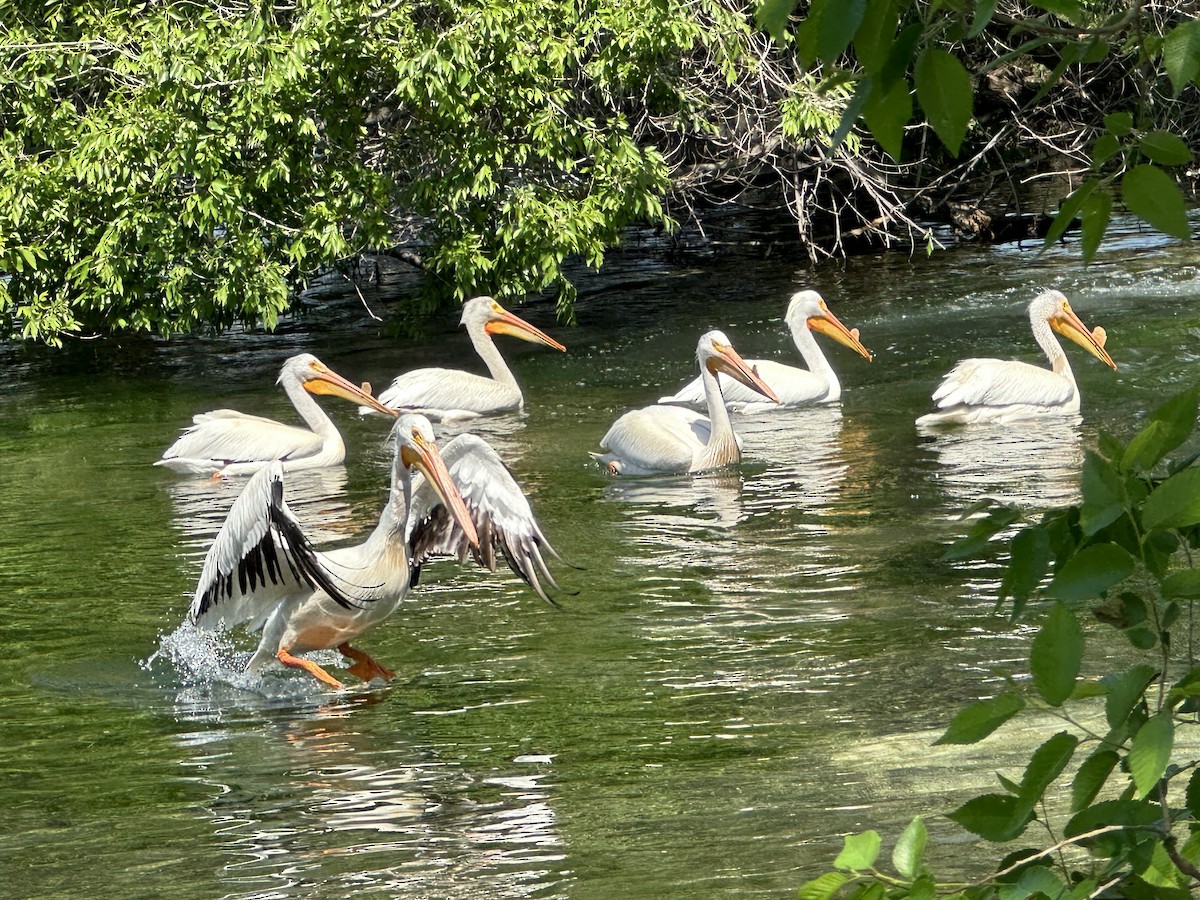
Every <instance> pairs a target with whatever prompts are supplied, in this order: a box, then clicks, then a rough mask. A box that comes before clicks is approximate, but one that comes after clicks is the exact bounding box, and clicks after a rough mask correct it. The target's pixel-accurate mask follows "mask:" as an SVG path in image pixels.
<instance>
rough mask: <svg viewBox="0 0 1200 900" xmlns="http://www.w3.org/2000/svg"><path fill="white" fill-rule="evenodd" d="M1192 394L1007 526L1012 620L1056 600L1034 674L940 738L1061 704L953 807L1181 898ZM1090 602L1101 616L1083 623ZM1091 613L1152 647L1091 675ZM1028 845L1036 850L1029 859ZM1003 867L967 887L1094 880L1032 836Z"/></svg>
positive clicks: (1193, 501) (1197, 535)
mask: <svg viewBox="0 0 1200 900" xmlns="http://www.w3.org/2000/svg"><path fill="white" fill-rule="evenodd" d="M1115 124H1116V125H1117V126H1120V127H1123V126H1122V123H1121V122H1116V123H1115ZM1198 401H1200V388H1196V389H1192V390H1189V391H1185V392H1184V393H1182V394H1180V395H1178V396H1176V397H1172V398H1171V399H1170V400H1168V401H1167V402H1166V403H1164V404H1162V405H1161V406H1160V407H1158V409H1156V410H1155V411H1154V412H1153V413H1151V415H1150V416H1149V417H1148V418H1147V420H1146V424H1145V426H1144V427H1143V428H1142V429H1141V430H1140V431H1139V432H1138V433H1137V434H1136V435H1134V437H1133V438H1132V440H1130V441H1129V443H1128V444H1121V443H1120V442H1118V441H1117V440H1116V439H1114V438H1112V437H1109V436H1103V437H1102V439H1101V440H1100V442H1099V443H1100V451H1099V452H1090V453H1088V455H1087V458H1086V460H1085V462H1084V465H1083V471H1082V478H1081V494H1082V497H1081V501H1080V502H1079V503H1078V504H1076V505H1074V506H1070V507H1067V508H1065V509H1060V510H1053V511H1050V512H1048V513H1046V514H1045V515H1044V516H1043V517H1042V518H1041V520H1040V521H1039V522H1037V523H1034V524H1026V525H1025V526H1024V527H1021V528H1019V530H1017V531H1016V533H1015V534H1014V535H1013V536H1012V538H1011V539H1010V541H1009V546H1010V549H1011V553H1010V558H1009V563H1008V569H1007V571H1006V572H1005V575H1004V579H1003V582H1002V587H1001V594H1002V597H1003V596H1006V595H1007V596H1008V597H1011V598H1012V599H1013V605H1014V618H1016V617H1018V616H1020V614H1021V613H1022V612H1023V611H1027V610H1028V609H1029V608H1030V604H1031V602H1032V601H1033V600H1034V599H1035V598H1037V597H1038V596H1039V595H1040V596H1041V597H1044V598H1047V599H1050V600H1052V601H1053V602H1052V603H1050V604H1042V605H1040V606H1035V607H1033V608H1034V609H1036V610H1038V612H1039V614H1040V615H1041V621H1040V625H1039V628H1038V631H1037V634H1036V635H1035V636H1034V638H1033V640H1032V642H1031V644H1030V651H1029V674H1030V678H1029V680H1028V682H1027V683H1026V682H1022V680H1021V679H1020V678H1019V677H1016V678H1013V679H1012V680H1011V687H1010V688H1009V689H1008V690H1007V691H1005V692H1004V693H1002V694H1000V695H999V696H996V697H993V698H991V699H988V700H981V701H978V702H976V703H973V704H971V705H969V706H967V707H966V708H965V709H963V710H962V711H960V712H959V713H958V714H957V715H956V716H955V717H954V718H953V719H952V720H951V722H950V725H949V726H948V727H947V729H946V732H945V733H944V734H943V735H942V736H941V737H940V738H939V739H938V741H937V743H938V744H971V743H975V742H977V741H981V740H983V739H984V738H986V737H988V736H989V735H991V734H992V733H993V732H995V731H996V730H997V729H998V728H1000V727H1001V726H1002V725H1004V724H1005V723H1006V722H1008V721H1009V720H1010V719H1012V718H1013V717H1015V716H1016V715H1017V714H1018V713H1020V712H1022V711H1023V710H1025V709H1026V708H1028V707H1030V706H1034V707H1035V708H1038V709H1040V710H1041V712H1042V713H1043V715H1044V716H1056V717H1058V718H1059V719H1060V720H1061V721H1062V723H1063V724H1064V725H1065V726H1066V728H1065V730H1060V731H1058V732H1057V733H1056V734H1053V735H1052V736H1051V737H1049V738H1047V739H1046V740H1045V741H1043V743H1042V744H1041V745H1040V746H1039V747H1037V749H1036V750H1034V751H1033V752H1032V754H1031V755H1030V757H1029V762H1028V764H1027V765H1026V767H1025V769H1024V772H1023V773H1022V775H1021V777H1020V779H1015V778H1014V777H1013V776H1012V775H1011V774H1010V773H1001V772H998V773H997V778H998V780H999V782H1000V785H1001V786H1002V788H1003V791H993V792H990V793H985V794H982V795H980V796H977V797H972V798H970V799H968V800H966V801H965V802H963V803H961V804H960V805H959V806H958V808H957V809H955V810H954V811H953V812H950V813H948V816H949V818H950V819H952V820H953V821H955V822H956V823H958V824H959V825H960V826H962V827H963V828H965V829H967V830H968V831H970V832H972V833H974V834H976V835H979V836H980V837H982V838H984V839H986V840H989V841H994V842H1007V841H1012V840H1014V839H1016V838H1017V837H1018V836H1021V835H1023V834H1025V833H1026V832H1027V830H1028V826H1029V825H1030V823H1032V822H1034V821H1035V820H1036V819H1037V818H1038V817H1039V816H1043V815H1044V816H1045V821H1044V822H1043V825H1044V826H1045V828H1046V829H1047V830H1048V831H1049V833H1050V836H1051V840H1052V842H1058V841H1060V840H1065V841H1066V842H1067V843H1073V844H1076V845H1077V848H1078V849H1082V850H1083V851H1086V852H1087V853H1088V854H1090V855H1091V856H1093V857H1095V858H1097V859H1098V860H1102V861H1103V865H1104V866H1105V867H1106V869H1105V871H1106V874H1105V875H1104V878H1105V879H1111V882H1110V883H1111V884H1112V885H1113V886H1114V887H1118V893H1120V895H1121V896H1145V897H1164V898H1168V897H1169V898H1174V897H1180V898H1183V897H1186V896H1188V891H1189V890H1190V891H1195V890H1196V888H1197V887H1200V879H1196V878H1194V877H1192V876H1191V875H1189V874H1187V873H1185V872H1184V871H1181V869H1180V865H1183V866H1184V867H1185V868H1186V866H1187V865H1188V864H1190V865H1191V866H1195V865H1196V864H1197V861H1198V860H1200V836H1197V834H1200V832H1198V833H1197V834H1193V837H1192V839H1190V840H1189V841H1188V842H1187V844H1185V845H1184V846H1182V847H1177V846H1175V845H1174V844H1171V845H1170V846H1168V844H1167V843H1166V842H1167V841H1169V840H1174V838H1172V837H1170V836H1168V832H1169V830H1170V829H1164V823H1166V822H1182V821H1184V819H1186V818H1187V817H1191V818H1190V820H1189V821H1196V820H1200V815H1198V814H1200V774H1196V770H1197V768H1198V767H1200V760H1198V759H1195V758H1191V759H1189V758H1187V757H1186V756H1184V752H1183V749H1182V748H1183V745H1184V742H1182V741H1177V740H1176V730H1177V728H1180V727H1182V724H1183V723H1185V722H1186V723H1188V724H1191V723H1192V721H1193V718H1192V714H1194V713H1195V712H1196V711H1198V710H1200V667H1198V666H1195V665H1194V659H1193V658H1192V657H1191V656H1190V654H1185V653H1183V652H1180V650H1179V649H1178V648H1180V647H1183V646H1189V647H1190V646H1192V645H1193V644H1194V642H1195V640H1196V637H1195V636H1194V635H1190V634H1178V632H1179V630H1180V629H1181V628H1182V627H1184V626H1185V625H1186V627H1189V628H1190V627H1191V626H1190V625H1187V623H1190V622H1192V621H1193V620H1194V619H1195V615H1194V612H1193V611H1191V610H1189V609H1188V606H1189V605H1190V604H1192V603H1194V602H1197V601H1198V600H1200V569H1197V568H1193V567H1192V561H1193V559H1195V558H1196V557H1197V556H1200V554H1198V553H1197V549H1200V468H1197V467H1196V465H1195V463H1196V460H1197V458H1198V457H1197V456H1188V457H1186V458H1185V459H1183V460H1171V459H1169V456H1170V454H1171V453H1172V452H1174V451H1177V450H1178V449H1179V448H1180V447H1182V446H1185V445H1187V444H1188V443H1189V441H1191V440H1193V438H1194V432H1195V429H1196V419H1197V407H1198ZM976 511H977V510H976ZM1019 520H1020V517H1019V516H1018V517H1017V518H1015V519H1013V520H1008V519H1007V517H1006V516H1005V513H1004V508H1003V507H995V506H994V505H993V506H991V508H989V509H988V513H987V515H986V516H984V517H980V518H977V519H976V520H975V521H974V523H973V525H972V529H971V533H970V534H969V535H968V536H967V537H965V538H964V539H963V540H962V541H960V542H959V543H958V544H956V545H955V547H956V548H957V549H958V550H959V551H963V550H969V549H971V548H973V547H974V548H978V547H979V546H980V544H981V542H982V543H984V544H986V543H987V541H988V539H987V537H986V536H985V535H988V534H990V535H993V536H994V535H995V534H997V533H999V532H1000V531H1001V530H1004V529H1005V528H1006V527H1007V525H1006V524H1005V523H1009V524H1016V523H1017V522H1019ZM1185 549H1186V551H1187V552H1184V550H1185ZM955 555H956V554H951V553H949V552H948V553H947V558H953V557H954V556H955ZM1048 572H1049V573H1052V577H1051V578H1050V580H1049V583H1045V581H1046V574H1047V573H1048ZM1027 601H1028V602H1027ZM1089 614H1090V615H1089ZM1081 616H1088V617H1089V618H1090V620H1091V626H1092V627H1090V628H1086V629H1085V627H1084V626H1083V625H1082V624H1081V622H1080V617H1081ZM1097 622H1099V623H1103V624H1104V625H1110V626H1112V627H1113V628H1115V629H1117V630H1118V633H1120V634H1122V635H1124V636H1125V637H1126V638H1127V639H1128V643H1129V645H1130V648H1131V649H1132V651H1133V652H1135V653H1146V651H1149V652H1148V653H1146V655H1145V658H1144V659H1143V660H1142V661H1140V662H1137V663H1135V664H1132V665H1126V666H1125V667H1124V668H1122V669H1119V670H1116V671H1111V672H1108V673H1106V674H1104V675H1102V676H1100V677H1099V678H1090V679H1089V678H1086V677H1084V676H1083V675H1082V673H1083V672H1084V659H1085V658H1084V650H1085V641H1084V637H1085V633H1086V634H1087V636H1088V639H1089V641H1090V642H1092V643H1093V644H1094V643H1096V642H1099V641H1100V640H1102V638H1103V637H1104V636H1105V632H1103V631H1101V630H1098V629H1097V627H1096V623H1097ZM1130 648H1126V651H1125V652H1124V653H1123V654H1122V655H1126V653H1127V652H1128V650H1129V649H1130ZM1026 685H1027V686H1026ZM1100 698H1103V707H1102V710H1103V720H1101V721H1098V719H1099V713H1100V711H1101V708H1100V707H1099V706H1098V705H1097V704H1096V703H1095V702H1092V703H1091V704H1090V705H1089V706H1088V707H1085V708H1084V709H1082V710H1081V711H1080V712H1079V713H1076V712H1075V711H1072V712H1070V713H1068V712H1067V710H1066V707H1067V705H1068V704H1078V703H1080V702H1088V701H1089V700H1091V701H1095V700H1098V699H1100ZM1184 714H1186V718H1182V717H1181V716H1183V715H1184ZM1080 722H1084V723H1086V725H1081V724H1079V723H1080ZM1105 726H1107V731H1106V730H1105ZM1191 746H1193V747H1194V744H1193V745H1191ZM1083 748H1086V753H1081V752H1080V751H1081V749H1083ZM1077 756H1078V758H1077ZM1192 756H1193V757H1194V756H1195V753H1194V750H1193V751H1192ZM1180 757H1183V758H1180ZM1072 767H1073V768H1072ZM1181 773H1191V774H1190V775H1188V776H1185V777H1189V782H1188V784H1187V786H1186V790H1184V789H1182V788H1180V787H1178V786H1174V785H1172V784H1171V782H1172V779H1175V778H1176V777H1178V776H1179V775H1180V774H1181ZM1066 778H1069V779H1070V794H1069V813H1070V819H1069V821H1067V823H1066V825H1065V828H1063V832H1062V835H1061V836H1060V835H1058V834H1057V833H1056V828H1057V827H1059V826H1057V825H1056V823H1057V822H1061V821H1062V818H1063V812H1064V811H1063V810H1062V808H1061V807H1062V805H1063V801H1062V799H1061V794H1062V792H1061V791H1059V790H1055V789H1054V785H1055V784H1056V783H1057V782H1059V781H1060V780H1063V779H1066ZM1168 790H1170V793H1171V796H1172V799H1173V802H1174V803H1175V804H1176V807H1177V806H1178V803H1179V798H1180V795H1183V797H1184V801H1185V804H1186V808H1187V813H1186V815H1185V816H1184V818H1181V817H1180V813H1179V811H1178V809H1170V810H1169V809H1167V808H1165V804H1166V802H1167V800H1166V798H1167V796H1168ZM1098 798H1103V799H1098ZM1189 827H1190V826H1189ZM1194 830H1195V829H1194V828H1193V831H1194ZM1177 831H1178V829H1177ZM1068 856H1069V854H1068ZM1023 858H1028V859H1029V863H1028V865H1025V866H1023V867H1022V866H1021V865H1020V864H1019V860H1021V859H1023ZM1181 859H1185V860H1188V861H1189V863H1188V864H1182V863H1179V860H1181ZM1177 863H1179V864H1178V865H1177ZM1000 869H1002V870H1003V874H1002V875H1001V876H999V877H996V878H995V880H985V881H983V882H980V883H979V884H977V885H973V886H971V887H969V888H968V889H967V890H966V892H965V894H964V896H972V897H987V898H994V897H1000V898H1005V897H1014V898H1015V897H1021V898H1025V897H1029V896H1033V895H1035V894H1039V893H1040V894H1045V895H1047V896H1051V897H1065V896H1068V895H1070V896H1079V897H1083V896H1092V895H1093V894H1094V892H1095V891H1096V890H1098V889H1099V887H1100V881H1098V880H1096V876H1095V871H1096V870H1095V869H1093V863H1092V862H1090V861H1086V860H1085V861H1084V862H1083V863H1082V864H1080V865H1078V867H1077V868H1076V867H1074V864H1069V863H1066V862H1064V861H1062V860H1059V861H1058V862H1057V863H1056V862H1054V860H1052V859H1051V857H1049V856H1047V855H1046V854H1044V853H1038V852H1036V851H1035V850H1033V849H1026V850H1021V851H1017V852H1016V853H1013V854H1010V855H1009V856H1008V857H1007V858H1006V860H1005V862H1003V863H1001V865H1000ZM922 877H928V876H922ZM875 886H876V887H881V885H879V884H878V883H876V885H875ZM1071 886H1074V887H1071ZM1126 887H1129V892H1128V893H1125V888H1126ZM922 889H923V888H920V887H919V886H918V882H917V881H914V882H913V883H912V884H911V885H907V886H906V887H905V888H904V890H903V891H901V892H898V893H895V894H894V895H893V894H889V896H896V897H906V898H914V897H917V896H923V895H921V894H920V890H922ZM960 889H961V888H960ZM976 892H977V893H976ZM1068 892H1069V894H1068ZM857 896H859V897H862V896H864V894H861V893H860V894H858V895H857ZM881 896H882V895H881ZM930 896H931V895H930Z"/></svg>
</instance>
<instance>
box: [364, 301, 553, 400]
mask: <svg viewBox="0 0 1200 900" xmlns="http://www.w3.org/2000/svg"><path fill="white" fill-rule="evenodd" d="M460 324H462V325H465V326H467V334H468V335H470V338H471V344H472V345H473V346H474V347H475V352H476V353H478V354H479V355H480V356H481V357H482V358H483V362H484V364H485V365H486V366H487V368H488V372H490V373H491V377H490V378H485V377H484V376H483V375H475V374H474V373H472V372H464V371H462V370H461V369H414V370H413V371H411V372H405V373H404V374H403V375H400V376H398V377H397V378H396V380H395V381H393V382H392V383H391V385H390V386H389V387H388V388H387V390H385V391H383V392H381V393H380V395H379V401H380V402H381V403H383V404H384V405H386V406H390V407H391V408H392V409H398V410H400V411H402V412H419V413H422V414H424V415H426V416H428V417H429V418H431V419H433V420H434V421H447V420H451V419H473V418H475V417H476V416H488V415H494V414H496V413H504V412H514V411H517V410H520V409H521V408H522V407H523V406H524V405H525V398H524V397H523V396H522V395H521V388H520V386H519V385H518V384H517V379H516V378H515V377H514V376H513V373H512V370H511V369H510V368H509V367H508V364H507V363H506V362H505V361H504V357H503V356H501V355H500V351H499V350H498V349H496V345H495V343H494V342H493V341H492V335H493V334H508V335H512V336H513V337H518V338H521V339H522V340H525V341H529V342H531V343H534V344H545V345H546V346H547V347H553V348H554V349H555V350H566V349H567V348H566V347H564V346H563V345H562V344H560V343H559V342H558V341H556V340H554V338H552V337H550V336H549V335H548V334H546V333H545V332H543V331H541V330H540V329H538V328H535V327H534V326H533V325H530V324H529V323H528V322H526V321H525V320H524V319H522V318H521V317H520V316H516V315H513V314H512V313H510V312H509V311H508V310H507V309H505V308H504V307H503V306H501V305H500V304H499V303H497V302H496V301H495V300H493V299H492V298H491V297H476V298H474V299H473V300H468V301H467V302H466V303H464V304H463V311H462V319H461V320H460ZM359 411H360V412H370V410H367V409H361V408H360V410H359Z"/></svg>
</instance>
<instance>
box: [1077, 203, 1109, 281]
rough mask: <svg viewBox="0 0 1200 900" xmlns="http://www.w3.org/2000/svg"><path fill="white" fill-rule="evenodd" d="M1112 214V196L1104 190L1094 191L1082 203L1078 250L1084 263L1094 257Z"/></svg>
mask: <svg viewBox="0 0 1200 900" xmlns="http://www.w3.org/2000/svg"><path fill="white" fill-rule="evenodd" d="M1111 216H1112V197H1110V196H1109V195H1108V193H1107V192H1106V191H1096V192H1095V193H1094V194H1092V195H1091V196H1090V197H1088V198H1087V200H1085V201H1084V203H1083V216H1082V217H1081V219H1080V225H1079V230H1080V232H1081V236H1082V237H1081V242H1080V251H1081V252H1082V254H1083V261H1084V262H1085V263H1089V262H1091V261H1092V260H1093V259H1095V258H1096V251H1097V250H1099V249H1100V242H1101V241H1103V240H1104V233H1105V232H1106V231H1108V222H1109V219H1110V218H1111Z"/></svg>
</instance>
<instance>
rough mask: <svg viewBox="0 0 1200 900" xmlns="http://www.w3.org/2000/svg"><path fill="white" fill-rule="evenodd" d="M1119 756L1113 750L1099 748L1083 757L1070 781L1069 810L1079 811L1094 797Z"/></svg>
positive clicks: (1119, 759)
mask: <svg viewBox="0 0 1200 900" xmlns="http://www.w3.org/2000/svg"><path fill="white" fill-rule="evenodd" d="M1120 761H1121V757H1120V756H1119V755H1118V754H1117V752H1116V751H1115V750H1105V749H1103V748H1101V749H1100V750H1097V751H1096V752H1095V753H1093V754H1092V755H1091V756H1089V757H1088V758H1087V759H1085V760H1084V761H1083V762H1082V763H1080V765H1079V769H1078V770H1077V771H1076V772H1075V778H1074V779H1072V781H1071V812H1073V813H1075V812H1079V810H1081V809H1083V808H1084V807H1085V806H1087V805H1088V804H1089V803H1091V802H1092V801H1093V800H1095V799H1096V795H1097V794H1099V793H1100V789H1101V788H1102V787H1104V783H1105V782H1106V781H1108V776H1109V775H1111V774H1112V770H1113V769H1114V768H1116V765H1117V763H1118V762H1120Z"/></svg>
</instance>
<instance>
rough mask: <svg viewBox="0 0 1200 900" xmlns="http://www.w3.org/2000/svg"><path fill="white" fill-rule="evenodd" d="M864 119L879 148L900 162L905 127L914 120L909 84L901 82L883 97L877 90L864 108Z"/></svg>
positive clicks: (901, 80) (903, 80) (896, 83)
mask: <svg viewBox="0 0 1200 900" xmlns="http://www.w3.org/2000/svg"><path fill="white" fill-rule="evenodd" d="M862 117H863V121H864V122H865V123H866V125H867V127H868V128H869V129H871V134H873V135H874V136H875V140H877V141H878V142H879V146H881V147H883V149H884V150H886V151H887V152H888V153H889V154H890V155H891V157H892V159H895V160H899V159H900V158H901V156H902V155H903V153H904V126H905V125H907V124H908V122H909V120H910V119H911V118H912V95H911V94H910V93H909V84H908V80H907V79H904V78H901V79H899V80H898V81H896V82H895V83H894V84H893V85H892V86H891V88H890V89H888V90H887V91H886V92H885V93H883V94H880V92H879V89H878V88H876V90H874V91H873V92H872V93H871V96H870V97H869V98H868V99H867V102H866V104H865V105H864V106H863V110H862Z"/></svg>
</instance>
